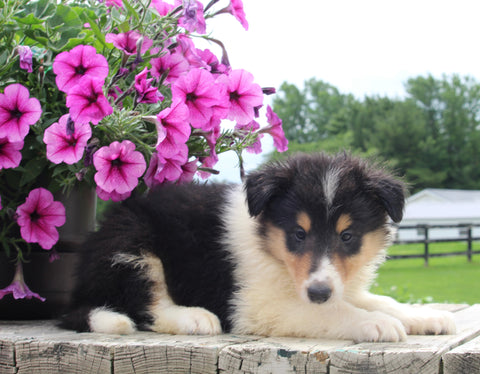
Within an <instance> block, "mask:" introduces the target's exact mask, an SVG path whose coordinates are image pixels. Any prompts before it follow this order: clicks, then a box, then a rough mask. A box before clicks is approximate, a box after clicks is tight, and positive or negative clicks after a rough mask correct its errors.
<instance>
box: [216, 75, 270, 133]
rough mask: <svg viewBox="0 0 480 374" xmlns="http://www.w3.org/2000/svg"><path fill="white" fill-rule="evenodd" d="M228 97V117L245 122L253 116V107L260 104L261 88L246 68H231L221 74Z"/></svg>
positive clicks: (261, 100) (261, 97)
mask: <svg viewBox="0 0 480 374" xmlns="http://www.w3.org/2000/svg"><path fill="white" fill-rule="evenodd" d="M221 78H223V80H224V81H225V83H226V86H227V93H228V95H229V99H230V111H229V114H228V117H227V118H228V119H230V120H232V121H236V122H238V123H240V124H246V123H249V122H250V121H252V120H253V119H254V117H255V109H254V108H255V107H257V106H260V105H262V103H263V92H262V88H261V87H260V86H259V85H258V84H256V83H254V82H253V75H252V74H251V73H249V72H248V71H246V70H243V69H238V70H232V71H231V72H230V74H228V76H225V75H224V76H222V77H221Z"/></svg>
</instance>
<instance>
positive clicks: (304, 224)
mask: <svg viewBox="0 0 480 374" xmlns="http://www.w3.org/2000/svg"><path fill="white" fill-rule="evenodd" d="M297 222H298V225H299V226H300V227H301V228H302V229H304V230H305V231H306V232H307V233H308V232H309V231H310V229H311V228H312V220H311V219H310V217H309V216H308V214H307V213H305V212H301V213H299V214H298V217H297Z"/></svg>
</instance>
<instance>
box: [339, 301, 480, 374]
mask: <svg viewBox="0 0 480 374" xmlns="http://www.w3.org/2000/svg"><path fill="white" fill-rule="evenodd" d="M454 315H455V319H456V322H457V334H455V335H440V336H409V337H408V339H407V341H406V342H402V343H361V344H356V345H352V346H348V347H345V348H341V349H336V350H334V351H332V352H330V373H331V374H341V373H371V374H375V373H412V374H419V373H428V374H429V373H431V374H435V373H438V372H439V370H440V366H441V357H442V355H443V354H444V353H445V352H447V351H449V350H451V349H453V348H455V347H457V346H458V345H460V344H463V343H464V342H466V341H468V340H471V339H473V338H475V337H476V336H478V335H480V319H479V318H478V316H479V315H480V305H474V306H471V307H469V308H466V309H462V310H460V311H458V312H456V313H454Z"/></svg>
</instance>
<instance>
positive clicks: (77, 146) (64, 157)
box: [43, 114, 92, 165]
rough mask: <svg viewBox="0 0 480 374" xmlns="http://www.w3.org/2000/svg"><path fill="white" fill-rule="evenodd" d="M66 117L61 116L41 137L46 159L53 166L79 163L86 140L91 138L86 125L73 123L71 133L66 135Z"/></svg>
mask: <svg viewBox="0 0 480 374" xmlns="http://www.w3.org/2000/svg"><path fill="white" fill-rule="evenodd" d="M68 117H69V115H68V114H65V115H63V116H61V117H60V119H59V120H58V122H55V123H54V124H53V125H51V126H50V127H48V128H47V129H46V130H45V133H44V135H43V142H44V143H45V144H46V145H47V158H48V159H49V160H50V161H52V162H53V163H54V164H60V163H62V162H65V163H66V164H69V165H71V164H74V163H76V162H78V161H80V159H81V158H82V156H83V152H84V150H85V147H86V146H87V142H88V139H90V137H91V136H92V129H91V128H90V125H89V124H88V123H87V124H78V123H74V124H73V125H74V128H73V133H72V134H70V135H69V134H67V121H68Z"/></svg>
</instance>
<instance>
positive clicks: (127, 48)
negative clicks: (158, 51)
mask: <svg viewBox="0 0 480 374" xmlns="http://www.w3.org/2000/svg"><path fill="white" fill-rule="evenodd" d="M140 38H143V42H142V47H141V48H140V53H142V54H143V53H145V52H146V51H147V50H148V49H149V48H150V47H151V46H152V44H153V41H152V40H151V39H149V38H147V37H146V36H142V34H140V33H139V32H138V31H135V30H130V31H127V32H124V33H120V34H113V33H108V34H107V35H105V41H106V42H107V43H113V45H114V46H115V47H116V48H118V49H120V50H122V51H123V52H124V53H125V54H127V55H136V54H137V42H138V41H139V39H140Z"/></svg>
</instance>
